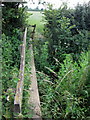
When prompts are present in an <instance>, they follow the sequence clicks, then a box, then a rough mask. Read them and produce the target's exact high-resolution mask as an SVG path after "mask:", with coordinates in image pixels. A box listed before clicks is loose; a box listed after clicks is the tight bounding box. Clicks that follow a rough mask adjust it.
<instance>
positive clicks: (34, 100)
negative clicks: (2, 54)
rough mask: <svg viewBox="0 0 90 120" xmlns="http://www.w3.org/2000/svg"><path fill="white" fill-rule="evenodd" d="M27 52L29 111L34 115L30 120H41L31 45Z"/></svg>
mask: <svg viewBox="0 0 90 120" xmlns="http://www.w3.org/2000/svg"><path fill="white" fill-rule="evenodd" d="M35 27H36V26H35ZM34 31H35V28H34ZM34 31H33V34H34ZM33 37H34V35H32V37H31V38H30V41H32V40H33ZM29 50H30V55H31V59H30V65H31V74H30V83H31V84H30V89H29V90H30V98H29V103H30V106H31V105H32V106H31V109H32V111H33V113H34V115H33V117H32V120H34V119H37V120H42V118H41V110H40V98H39V92H38V85H37V78H36V70H35V63H34V54H33V46H32V44H30V47H29Z"/></svg>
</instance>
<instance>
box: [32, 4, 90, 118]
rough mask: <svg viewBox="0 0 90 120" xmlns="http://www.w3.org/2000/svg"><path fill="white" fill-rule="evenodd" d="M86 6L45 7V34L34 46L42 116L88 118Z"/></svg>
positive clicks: (89, 64)
mask: <svg viewBox="0 0 90 120" xmlns="http://www.w3.org/2000/svg"><path fill="white" fill-rule="evenodd" d="M81 6H82V9H80V7H81ZM85 6H88V7H87V11H89V3H88V4H87V5H86V4H84V5H78V6H77V7H76V8H75V9H68V8H67V6H66V5H64V6H61V7H60V8H59V9H53V8H52V5H50V6H49V9H48V10H45V11H44V15H45V17H44V18H45V26H44V36H45V38H44V39H43V40H39V42H37V45H35V46H34V52H35V53H34V54H35V62H36V68H37V72H38V73H37V77H38V82H39V92H40V99H41V108H42V115H43V118H49V119H50V118H51V119H54V120H57V119H61V120H62V119H63V120H86V119H87V120H89V119H90V113H89V111H90V107H88V106H89V105H90V103H89V97H90V96H89V93H90V85H89V79H90V75H89V72H90V62H89V61H90V60H89V56H90V55H89V54H90V50H89V45H90V31H89V29H88V28H89V26H88V27H86V28H87V29H86V28H84V26H83V22H84V21H83V17H86V16H88V14H89V13H88V14H85V15H81V12H82V13H83V11H84V9H85ZM79 9H80V10H81V11H79ZM76 11H77V12H76ZM77 14H78V17H77V19H76V16H77ZM79 16H80V17H79ZM81 16H82V18H81ZM88 18H89V16H88ZM79 19H81V20H82V21H83V22H81V20H80V21H79ZM80 24H81V25H82V26H83V27H80ZM86 24H88V25H89V24H90V22H89V21H88V22H86V23H85V25H86Z"/></svg>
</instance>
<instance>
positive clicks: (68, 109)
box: [37, 53, 90, 120]
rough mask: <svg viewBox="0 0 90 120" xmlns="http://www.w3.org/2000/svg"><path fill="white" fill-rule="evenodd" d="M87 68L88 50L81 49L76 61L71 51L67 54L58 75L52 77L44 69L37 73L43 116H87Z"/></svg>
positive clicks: (71, 119) (79, 119) (77, 119)
mask: <svg viewBox="0 0 90 120" xmlns="http://www.w3.org/2000/svg"><path fill="white" fill-rule="evenodd" d="M56 62H57V61H56ZM59 64H60V63H59ZM89 72H90V63H89V62H88V53H82V54H81V57H80V60H79V63H76V62H73V60H72V57H71V55H69V54H67V55H66V59H65V60H64V61H63V64H60V70H59V72H58V73H57V75H58V79H54V80H53V81H52V80H51V79H50V78H49V77H48V76H47V75H45V74H44V73H38V75H37V76H38V81H39V92H40V98H41V107H42V114H43V117H44V118H51V119H54V120H56V119H61V120H62V119H63V120H86V119H87V120H88V118H89V117H90V116H89V110H90V108H89V97H90V96H89V92H90V87H89V85H88V82H89V76H90V75H89Z"/></svg>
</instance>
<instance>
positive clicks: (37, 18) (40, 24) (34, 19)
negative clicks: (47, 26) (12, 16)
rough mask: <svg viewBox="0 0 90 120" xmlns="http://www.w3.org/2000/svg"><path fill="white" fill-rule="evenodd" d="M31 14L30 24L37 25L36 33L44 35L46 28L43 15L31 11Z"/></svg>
mask: <svg viewBox="0 0 90 120" xmlns="http://www.w3.org/2000/svg"><path fill="white" fill-rule="evenodd" d="M30 13H31V14H32V15H31V16H30V18H29V24H30V25H33V24H36V26H37V27H36V31H37V32H39V33H42V32H43V28H44V21H43V16H44V15H43V13H42V12H40V11H30Z"/></svg>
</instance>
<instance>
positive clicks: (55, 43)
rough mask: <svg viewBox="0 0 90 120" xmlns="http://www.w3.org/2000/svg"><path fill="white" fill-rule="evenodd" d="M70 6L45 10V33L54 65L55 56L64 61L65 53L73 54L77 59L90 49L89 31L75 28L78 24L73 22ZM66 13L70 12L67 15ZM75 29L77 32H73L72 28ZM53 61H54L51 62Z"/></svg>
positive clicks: (50, 58)
mask: <svg viewBox="0 0 90 120" xmlns="http://www.w3.org/2000/svg"><path fill="white" fill-rule="evenodd" d="M69 11H70V10H68V8H67V7H66V6H63V7H60V8H59V9H58V10H57V9H52V7H51V6H50V7H49V10H45V12H44V15H45V20H46V24H45V29H44V31H45V32H44V34H45V37H46V38H47V41H48V42H49V43H48V51H49V52H48V58H49V64H50V65H51V64H53V65H54V63H55V62H54V61H53V57H55V58H57V59H58V60H59V61H60V62H62V61H63V60H64V58H65V56H63V54H72V55H73V57H74V60H77V59H78V58H77V56H78V57H79V55H80V53H81V52H84V51H86V50H87V49H88V45H89V40H88V36H87V32H86V31H85V30H83V31H78V29H75V28H76V27H77V26H76V24H74V23H73V24H71V21H72V19H74V18H73V16H71V17H70V18H69V17H68V15H69ZM66 13H67V14H68V15H67V16H66ZM73 29H75V30H76V31H77V33H75V34H74V35H73V34H72V30H73ZM51 61H52V62H51Z"/></svg>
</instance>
